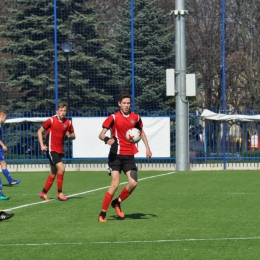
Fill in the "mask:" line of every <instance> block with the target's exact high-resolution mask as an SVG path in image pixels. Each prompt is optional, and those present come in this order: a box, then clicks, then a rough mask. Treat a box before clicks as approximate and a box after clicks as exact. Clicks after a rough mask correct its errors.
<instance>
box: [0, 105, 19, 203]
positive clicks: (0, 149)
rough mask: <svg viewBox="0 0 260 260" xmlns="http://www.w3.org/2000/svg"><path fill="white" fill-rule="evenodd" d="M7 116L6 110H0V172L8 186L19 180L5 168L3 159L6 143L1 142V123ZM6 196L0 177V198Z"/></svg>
mask: <svg viewBox="0 0 260 260" xmlns="http://www.w3.org/2000/svg"><path fill="white" fill-rule="evenodd" d="M6 117H7V112H5V111H4V110H0V165H1V169H2V173H3V174H4V176H5V178H6V179H7V181H8V183H9V185H10V186H12V185H16V184H18V183H19V182H20V180H14V179H13V178H12V176H11V174H10V172H9V171H8V169H7V165H6V161H5V159H4V152H5V151H7V150H8V148H7V147H6V145H5V144H4V143H3V129H2V125H3V123H4V122H5V120H6ZM8 199H9V197H8V196H4V195H3V193H2V180H1V178H0V200H8Z"/></svg>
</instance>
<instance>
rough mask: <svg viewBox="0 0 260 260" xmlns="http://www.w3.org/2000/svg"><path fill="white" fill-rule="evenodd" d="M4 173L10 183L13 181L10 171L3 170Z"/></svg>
mask: <svg viewBox="0 0 260 260" xmlns="http://www.w3.org/2000/svg"><path fill="white" fill-rule="evenodd" d="M2 173H3V174H4V176H5V178H6V179H7V181H8V182H9V183H11V182H12V181H13V179H12V177H11V174H10V172H9V171H8V170H7V169H4V170H2Z"/></svg>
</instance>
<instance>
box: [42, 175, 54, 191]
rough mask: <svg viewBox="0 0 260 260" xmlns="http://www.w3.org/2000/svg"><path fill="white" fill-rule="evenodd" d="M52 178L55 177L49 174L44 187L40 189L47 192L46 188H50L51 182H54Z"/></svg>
mask: <svg viewBox="0 0 260 260" xmlns="http://www.w3.org/2000/svg"><path fill="white" fill-rule="evenodd" d="M54 179H55V178H53V177H52V176H51V175H49V176H48V177H47V180H46V183H45V186H44V188H43V190H42V191H43V192H44V193H47V192H48V190H49V189H50V188H51V186H52V184H53V182H54Z"/></svg>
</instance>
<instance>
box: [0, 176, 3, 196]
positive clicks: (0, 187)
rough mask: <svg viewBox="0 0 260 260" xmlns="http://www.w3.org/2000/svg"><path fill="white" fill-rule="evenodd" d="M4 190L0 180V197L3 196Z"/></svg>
mask: <svg viewBox="0 0 260 260" xmlns="http://www.w3.org/2000/svg"><path fill="white" fill-rule="evenodd" d="M2 189H3V187H2V179H1V178H0V196H3V193H2Z"/></svg>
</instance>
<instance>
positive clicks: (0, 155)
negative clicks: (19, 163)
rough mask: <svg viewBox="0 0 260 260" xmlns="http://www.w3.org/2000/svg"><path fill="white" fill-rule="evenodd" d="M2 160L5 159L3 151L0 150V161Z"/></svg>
mask: <svg viewBox="0 0 260 260" xmlns="http://www.w3.org/2000/svg"><path fill="white" fill-rule="evenodd" d="M4 160H5V158H4V151H3V150H0V162H2V161H4Z"/></svg>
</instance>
